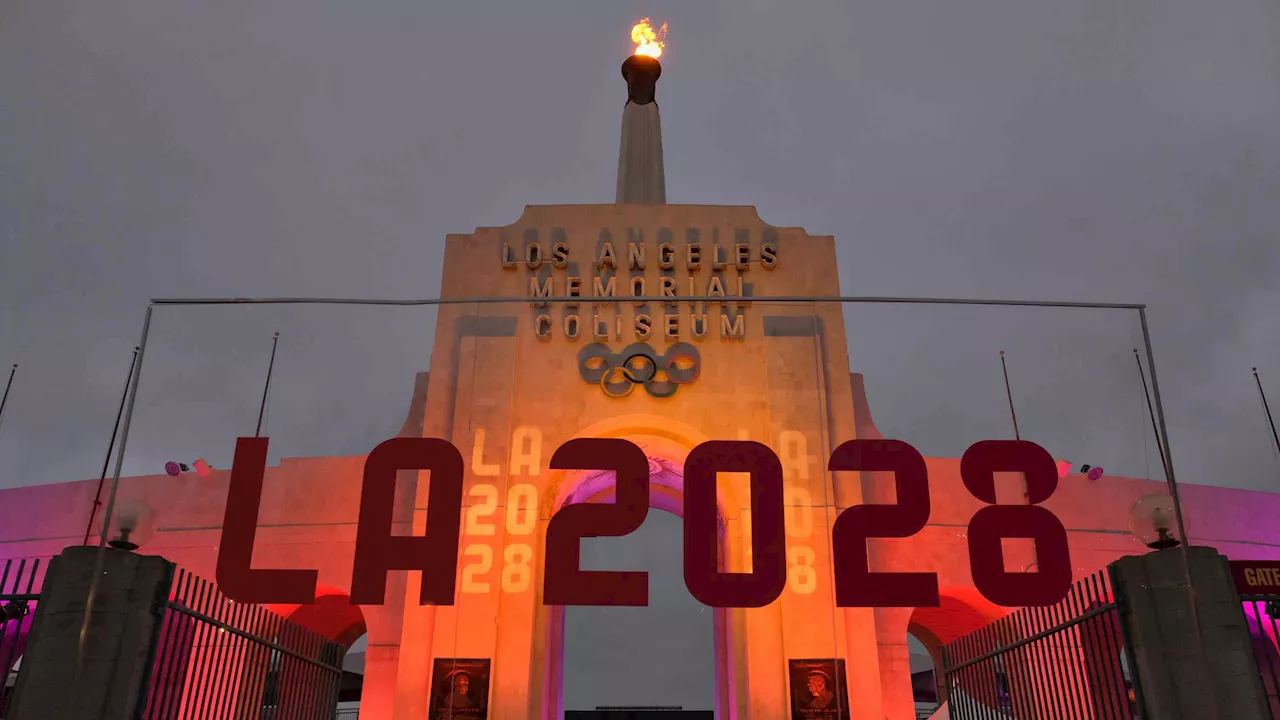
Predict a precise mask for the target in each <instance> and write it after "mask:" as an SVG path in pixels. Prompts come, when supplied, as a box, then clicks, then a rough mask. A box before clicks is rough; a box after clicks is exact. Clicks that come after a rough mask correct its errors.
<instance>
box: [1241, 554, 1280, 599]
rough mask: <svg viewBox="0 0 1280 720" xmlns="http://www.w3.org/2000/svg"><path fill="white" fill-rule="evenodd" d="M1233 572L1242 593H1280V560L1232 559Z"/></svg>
mask: <svg viewBox="0 0 1280 720" xmlns="http://www.w3.org/2000/svg"><path fill="white" fill-rule="evenodd" d="M1231 574H1232V575H1233V576H1234V577H1235V581H1236V590H1237V591H1238V592H1239V593H1240V594H1241V595H1280V561H1277V560H1232V561H1231Z"/></svg>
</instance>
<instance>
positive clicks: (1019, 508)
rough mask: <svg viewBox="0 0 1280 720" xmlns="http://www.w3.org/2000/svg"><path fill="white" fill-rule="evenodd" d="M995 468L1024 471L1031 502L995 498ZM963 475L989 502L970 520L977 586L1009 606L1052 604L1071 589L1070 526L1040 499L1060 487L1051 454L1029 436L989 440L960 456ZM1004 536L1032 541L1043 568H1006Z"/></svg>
mask: <svg viewBox="0 0 1280 720" xmlns="http://www.w3.org/2000/svg"><path fill="white" fill-rule="evenodd" d="M997 472H1019V473H1022V475H1023V476H1024V477H1025V478H1026V481H1027V503H1028V504H1026V505H997V504H995V503H996V483H995V473H997ZM960 477H961V479H962V480H964V485H965V487H966V488H968V489H969V492H970V493H971V494H972V495H973V496H974V497H976V498H978V499H979V500H981V501H983V502H985V503H989V506H988V507H984V508H982V509H981V510H979V511H978V512H976V513H974V515H973V519H972V520H970V521H969V563H970V566H971V567H972V570H973V584H974V586H975V587H977V588H978V591H979V592H981V593H982V595H983V596H984V597H986V598H987V599H988V600H990V601H991V602H993V603H995V604H997V605H1003V606H1005V607H1027V606H1043V605H1052V604H1054V603H1056V602H1058V601H1059V600H1061V599H1062V598H1064V597H1066V595H1067V592H1068V591H1069V590H1070V589H1071V557H1070V554H1069V553H1070V551H1069V549H1068V547H1067V530H1066V528H1064V527H1063V526H1062V521H1061V520H1059V519H1058V518H1057V516H1056V515H1054V514H1053V513H1052V512H1050V511H1049V509H1048V508H1043V507H1040V506H1039V505H1037V503H1042V502H1044V501H1045V500H1048V499H1049V496H1050V495H1053V491H1054V490H1056V489H1057V488H1058V471H1057V468H1056V466H1055V464H1054V462H1053V457H1052V456H1050V455H1049V453H1048V452H1046V451H1045V449H1044V448H1042V447H1040V446H1039V445H1036V444H1035V443H1033V442H1028V441H1026V440H985V441H983V442H979V443H975V444H974V445H973V446H971V447H970V448H969V449H968V450H966V451H965V453H964V456H963V457H962V458H960ZM1004 538H1028V539H1030V540H1032V541H1034V542H1035V548H1036V563H1037V568H1038V570H1039V572H1034V573H1024V572H1012V573H1011V572H1006V571H1005V569H1004V549H1003V548H1002V547H1001V542H1000V541H1001V540H1002V539H1004Z"/></svg>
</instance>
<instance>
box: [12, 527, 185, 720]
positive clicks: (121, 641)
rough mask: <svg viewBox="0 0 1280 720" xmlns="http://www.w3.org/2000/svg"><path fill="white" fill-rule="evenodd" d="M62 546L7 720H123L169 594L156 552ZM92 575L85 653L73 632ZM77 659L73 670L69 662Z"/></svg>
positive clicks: (165, 566)
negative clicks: (94, 590)
mask: <svg viewBox="0 0 1280 720" xmlns="http://www.w3.org/2000/svg"><path fill="white" fill-rule="evenodd" d="M99 551H100V550H99V548H96V547H69V548H67V549H65V550H63V551H62V554H61V555H59V556H58V557H56V558H54V559H53V562H51V563H50V564H49V573H48V575H47V576H46V578H45V583H44V588H43V589H42V590H41V595H40V605H39V608H38V609H37V612H36V618H35V622H34V624H33V626H32V629H31V637H30V643H29V645H28V646H27V652H26V654H25V655H24V656H23V659H22V673H21V674H20V675H19V679H18V685H17V687H16V688H15V692H14V704H13V706H12V707H11V708H10V709H9V715H8V717H9V719H10V720H48V719H49V718H77V720H126V718H132V717H133V716H134V710H135V708H136V705H137V703H138V701H139V696H140V695H142V693H143V692H145V688H144V687H143V683H144V680H145V678H146V677H147V674H148V673H147V671H148V670H150V668H149V667H148V665H149V664H150V663H151V662H152V656H151V649H152V645H153V642H152V641H153V640H154V639H155V637H156V634H157V633H158V632H159V629H160V617H161V616H160V613H159V612H158V609H157V608H159V607H162V605H161V604H162V603H163V602H164V600H165V597H166V594H167V593H168V591H169V582H170V565H169V562H168V561H167V560H165V559H164V558H162V557H154V556H147V555H135V554H134V553H131V552H125V551H123V550H113V549H111V548H104V549H102V550H101V552H102V553H103V558H102V565H101V567H100V568H99V567H98V565H97V561H98V553H99ZM95 578H96V579H97V580H98V583H97V591H96V594H95V596H94V600H93V607H92V610H91V612H90V614H89V624H88V632H87V634H86V636H85V644H84V655H83V658H81V657H80V648H79V645H80V631H81V627H82V624H83V622H84V617H85V612H86V601H87V599H88V597H89V591H90V586H91V585H92V583H93V581H94V579H95ZM77 660H79V663H80V668H79V673H78V674H77V672H76V664H77Z"/></svg>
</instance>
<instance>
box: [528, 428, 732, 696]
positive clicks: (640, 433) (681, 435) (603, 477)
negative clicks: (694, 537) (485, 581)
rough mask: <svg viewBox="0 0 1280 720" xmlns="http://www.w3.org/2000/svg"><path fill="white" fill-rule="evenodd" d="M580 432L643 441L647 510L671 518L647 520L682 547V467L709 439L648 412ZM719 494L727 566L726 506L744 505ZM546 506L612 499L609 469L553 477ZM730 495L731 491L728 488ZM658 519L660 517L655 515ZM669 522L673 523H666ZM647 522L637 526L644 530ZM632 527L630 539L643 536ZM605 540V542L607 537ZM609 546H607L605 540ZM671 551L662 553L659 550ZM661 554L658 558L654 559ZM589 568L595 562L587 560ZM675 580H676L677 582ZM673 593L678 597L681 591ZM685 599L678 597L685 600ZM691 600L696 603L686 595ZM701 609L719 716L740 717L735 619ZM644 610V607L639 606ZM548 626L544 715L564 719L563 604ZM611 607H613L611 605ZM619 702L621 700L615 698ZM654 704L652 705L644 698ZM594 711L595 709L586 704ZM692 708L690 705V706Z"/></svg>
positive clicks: (678, 566) (679, 571) (550, 614)
mask: <svg viewBox="0 0 1280 720" xmlns="http://www.w3.org/2000/svg"><path fill="white" fill-rule="evenodd" d="M655 427H664V428H665V429H661V430H657V429H653V428H655ZM579 437H624V438H627V439H629V440H632V441H633V442H635V443H636V444H638V445H640V446H641V447H642V449H644V450H645V453H646V454H647V455H648V456H649V458H650V480H651V482H650V493H649V506H650V508H654V509H659V510H664V511H666V512H667V513H670V514H671V515H672V516H674V518H664V517H663V513H650V514H649V516H648V517H647V518H646V523H645V524H646V525H649V524H650V523H653V525H654V528H655V531H658V530H660V531H661V532H662V534H663V536H664V538H666V539H667V540H669V541H670V540H675V539H678V540H679V542H680V545H677V546H676V547H679V548H682V547H683V524H682V521H679V522H676V521H675V518H682V517H683V513H684V494H683V484H684V478H683V470H682V469H683V465H684V459H685V456H686V455H687V454H688V452H689V450H690V449H692V448H693V447H695V446H696V445H697V444H698V443H700V442H704V441H705V438H703V437H701V436H700V435H699V434H697V433H696V431H694V430H692V429H691V428H688V427H687V426H684V425H682V424H681V423H678V422H673V421H670V420H669V419H657V418H648V417H647V416H631V417H623V418H616V419H614V420H612V421H609V422H608V423H604V424H601V425H598V426H595V427H592V428H589V429H588V430H587V431H584V432H583V433H581V434H580V435H579ZM720 490H721V493H720V494H719V496H718V499H717V504H718V505H719V507H718V513H717V514H718V517H719V520H720V522H719V535H720V537H719V550H720V557H719V561H720V565H721V567H722V568H725V567H729V566H730V563H729V553H730V551H729V550H728V544H727V536H726V532H725V517H726V514H725V508H726V507H739V506H740V503H739V502H738V499H737V498H736V497H726V494H725V492H724V490H725V487H724V485H721V487H720ZM547 494H548V496H549V497H548V498H547V503H548V505H547V506H548V507H550V508H553V511H552V512H553V513H554V510H558V509H559V508H560V507H563V506H564V505H566V504H569V503H579V502H605V503H607V502H613V500H614V483H613V474H612V473H565V474H563V475H561V476H559V477H553V478H552V479H551V482H550V485H549V487H548V490H547ZM730 494H731V493H730ZM653 518H657V519H656V520H654V519H653ZM667 524H670V526H671V527H670V528H667V527H664V525H667ZM677 526H679V531H678V532H672V530H673V529H675V527H677ZM643 531H644V528H643V527H642V530H641V531H640V532H643ZM639 534H640V533H639V532H638V533H633V534H632V536H631V537H636V536H639ZM605 542H606V543H607V540H606V541H605ZM583 547H584V558H585V557H586V552H587V547H588V543H586V542H584V543H583ZM604 547H605V548H606V549H607V548H609V547H610V546H609V545H607V544H606V545H605V546H604ZM660 555H662V556H666V554H665V553H660ZM673 557H675V558H678V561H677V562H673V563H672V565H673V566H674V567H673V568H672V571H673V572H675V573H676V575H675V577H678V578H679V579H678V582H679V585H680V592H683V593H686V594H687V590H685V589H684V587H683V585H684V580H683V566H684V565H683V551H682V549H681V550H680V551H679V554H677V555H674V556H673ZM654 559H655V560H656V559H658V558H657V556H655V558H654ZM584 567H592V566H589V565H587V564H586V562H584ZM606 567H608V568H610V569H621V568H620V567H619V565H618V564H617V563H616V561H614V560H612V559H611V560H609V564H608V565H607V566H606ZM659 575H660V577H659V578H654V577H652V576H651V578H650V588H651V592H650V602H651V603H652V602H654V600H655V597H654V595H655V593H654V592H653V589H654V588H655V585H654V583H655V582H657V581H659V580H660V579H661V577H662V576H665V577H671V576H668V575H666V574H665V573H659ZM673 581H674V580H673ZM676 597H677V598H680V597H681V596H680V595H679V593H676ZM682 600H683V598H681V601H682ZM689 601H690V602H696V601H693V600H692V598H691V597H690V598H689ZM697 607H698V610H699V614H702V615H709V616H711V623H712V627H713V629H712V645H713V657H714V681H713V682H712V683H711V684H710V686H711V687H712V688H713V692H714V704H713V706H712V707H713V709H714V711H715V713H716V717H718V718H723V719H724V720H737V718H738V706H737V704H736V703H737V688H736V683H735V661H734V655H733V649H734V647H735V645H734V638H735V633H736V632H737V621H735V620H734V619H733V618H732V616H731V615H730V614H729V613H728V612H726V611H725V610H723V609H719V608H716V609H712V608H703V607H702V606H701V605H700V604H698V605H697ZM637 610H638V611H641V612H643V611H644V609H637ZM543 612H545V619H544V621H543V627H544V628H545V632H546V636H545V638H546V640H545V642H546V644H545V646H544V647H545V648H546V652H545V656H544V660H543V662H544V664H543V666H542V672H543V686H542V703H541V705H542V708H541V717H542V718H543V720H553V719H556V720H558V718H560V717H561V716H562V715H563V713H564V711H565V709H566V704H565V702H564V700H565V697H564V691H565V681H564V677H565V654H564V648H565V639H566V635H565V608H562V607H547V608H546V609H545V610H544V611H543ZM613 612H616V610H614V611H613ZM611 704H616V702H614V703H611ZM645 704H651V703H645ZM588 709H590V708H588ZM689 709H693V708H689Z"/></svg>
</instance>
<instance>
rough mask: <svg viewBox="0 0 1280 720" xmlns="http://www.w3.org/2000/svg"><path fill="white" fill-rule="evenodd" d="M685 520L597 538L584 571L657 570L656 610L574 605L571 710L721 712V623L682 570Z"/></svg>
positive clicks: (570, 615)
mask: <svg viewBox="0 0 1280 720" xmlns="http://www.w3.org/2000/svg"><path fill="white" fill-rule="evenodd" d="M681 530H682V521H681V519H680V518H679V517H678V516H676V515H674V514H671V513H667V512H652V511H651V512H650V513H649V515H648V517H647V518H646V519H645V522H644V524H643V525H642V526H641V527H640V529H639V530H638V531H636V532H634V533H632V534H631V535H629V536H627V537H625V538H589V539H587V540H584V541H583V543H582V567H583V568H584V569H588V570H605V569H613V570H616V569H627V570H643V571H646V572H648V573H649V602H650V604H649V606H648V607H615V608H611V607H570V608H566V609H565V622H564V666H565V671H564V695H563V697H564V707H565V709H566V710H591V709H594V708H596V707H598V706H646V705H649V706H652V705H663V706H681V707H683V708H685V709H686V710H690V709H692V710H710V709H712V708H714V707H715V700H716V698H715V681H716V677H715V623H714V618H713V615H712V612H711V610H710V608H707V607H705V606H703V605H702V604H701V603H699V602H698V601H697V600H695V599H694V598H693V596H692V595H690V594H689V591H688V589H687V588H685V585H684V576H683V573H682V572H681V566H682V563H681V558H682V533H681Z"/></svg>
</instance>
